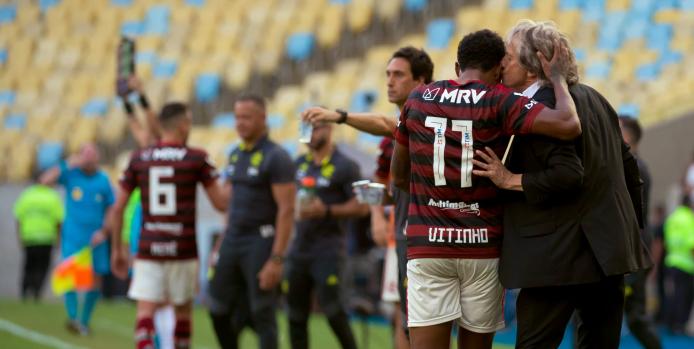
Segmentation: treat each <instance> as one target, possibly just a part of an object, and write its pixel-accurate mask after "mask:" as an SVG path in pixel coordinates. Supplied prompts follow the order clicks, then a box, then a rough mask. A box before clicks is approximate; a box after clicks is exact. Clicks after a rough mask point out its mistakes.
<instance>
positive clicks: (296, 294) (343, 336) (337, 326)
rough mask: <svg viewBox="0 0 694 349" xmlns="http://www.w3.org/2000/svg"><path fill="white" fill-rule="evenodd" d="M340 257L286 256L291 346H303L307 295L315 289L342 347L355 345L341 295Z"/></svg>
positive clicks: (294, 348)
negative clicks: (287, 258) (287, 257)
mask: <svg viewBox="0 0 694 349" xmlns="http://www.w3.org/2000/svg"><path fill="white" fill-rule="evenodd" d="M343 265H344V262H343V259H342V258H341V257H338V256H335V255H332V256H324V257H294V258H293V257H290V258H289V261H288V263H287V272H286V280H285V282H286V292H287V306H288V310H289V339H290V341H291V344H292V349H306V348H308V347H309V345H308V318H309V315H310V312H311V300H312V298H311V294H312V291H314V290H315V293H316V296H317V298H318V304H319V305H320V307H321V310H323V313H324V314H325V317H326V318H327V319H328V324H330V328H331V329H332V330H333V333H334V334H335V336H336V337H337V340H338V342H340V346H341V347H342V348H343V349H356V347H357V345H356V342H355V340H354V335H353V334H352V329H351V328H350V325H349V318H348V317H347V312H346V311H345V307H344V302H343V301H342V297H341V289H340V288H341V286H342V282H341V280H342V278H341V276H342V275H341V274H342V269H343Z"/></svg>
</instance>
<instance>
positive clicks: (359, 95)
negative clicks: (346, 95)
mask: <svg viewBox="0 0 694 349" xmlns="http://www.w3.org/2000/svg"><path fill="white" fill-rule="evenodd" d="M377 97H378V92H376V91H374V90H362V91H356V92H355V93H354V94H352V103H351V105H350V107H349V110H351V111H354V112H356V113H363V112H367V111H369V110H371V106H372V105H373V104H374V101H375V100H376V98H377Z"/></svg>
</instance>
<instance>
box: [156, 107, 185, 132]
mask: <svg viewBox="0 0 694 349" xmlns="http://www.w3.org/2000/svg"><path fill="white" fill-rule="evenodd" d="M187 112H188V105H187V104H185V103H181V102H171V103H166V104H165V105H164V107H163V108H161V113H159V123H160V124H161V127H163V128H170V127H171V126H172V125H173V123H174V121H176V120H177V119H179V118H181V117H183V116H185V115H186V113H187Z"/></svg>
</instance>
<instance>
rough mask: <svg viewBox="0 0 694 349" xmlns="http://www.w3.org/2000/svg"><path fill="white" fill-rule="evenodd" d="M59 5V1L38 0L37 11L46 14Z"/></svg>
mask: <svg viewBox="0 0 694 349" xmlns="http://www.w3.org/2000/svg"><path fill="white" fill-rule="evenodd" d="M59 3H60V0H39V9H40V10H41V12H46V11H48V10H50V9H51V7H53V6H55V5H58V4H59Z"/></svg>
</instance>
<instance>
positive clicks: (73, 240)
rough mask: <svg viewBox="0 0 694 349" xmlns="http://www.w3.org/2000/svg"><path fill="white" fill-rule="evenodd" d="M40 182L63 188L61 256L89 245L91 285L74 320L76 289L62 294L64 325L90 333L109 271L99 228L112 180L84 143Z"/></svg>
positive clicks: (96, 153) (96, 154) (110, 197)
mask: <svg viewBox="0 0 694 349" xmlns="http://www.w3.org/2000/svg"><path fill="white" fill-rule="evenodd" d="M41 182H42V183H43V184H46V185H52V184H54V183H55V182H58V183H59V184H61V185H62V186H63V187H65V192H66V199H65V208H66V209H65V221H64V222H63V229H62V234H61V241H60V255H61V257H62V258H67V257H69V256H71V255H73V254H74V253H76V252H78V251H80V250H81V249H82V248H84V247H87V246H91V248H92V262H93V267H94V274H95V275H94V276H95V282H94V288H93V289H91V290H89V291H87V292H86V293H85V295H84V304H83V305H82V314H81V316H80V319H79V321H77V308H78V299H77V292H75V291H71V292H67V293H65V308H66V310H67V315H68V322H67V328H68V330H69V331H71V332H73V333H79V334H82V335H87V334H89V332H90V331H89V320H90V319H91V315H92V312H93V311H94V307H95V306H96V303H97V301H98V299H99V296H100V294H101V292H100V288H101V276H102V275H106V274H108V273H109V271H110V265H109V264H110V260H109V247H108V241H106V240H107V234H106V233H105V232H104V230H103V229H102V227H103V225H104V223H105V222H104V218H105V217H106V214H107V210H108V209H109V208H110V207H111V205H112V204H113V201H114V198H113V190H112V189H111V182H110V180H109V178H108V176H107V175H106V173H105V172H103V171H101V170H100V169H99V150H98V149H97V147H96V145H94V144H92V143H86V144H84V145H83V146H82V148H81V149H80V152H79V154H77V155H75V156H72V157H70V159H68V160H67V161H63V162H61V163H60V165H59V166H58V167H54V168H51V169H49V170H48V171H46V172H45V173H44V174H43V175H42V176H41Z"/></svg>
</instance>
